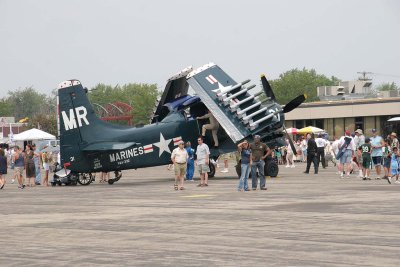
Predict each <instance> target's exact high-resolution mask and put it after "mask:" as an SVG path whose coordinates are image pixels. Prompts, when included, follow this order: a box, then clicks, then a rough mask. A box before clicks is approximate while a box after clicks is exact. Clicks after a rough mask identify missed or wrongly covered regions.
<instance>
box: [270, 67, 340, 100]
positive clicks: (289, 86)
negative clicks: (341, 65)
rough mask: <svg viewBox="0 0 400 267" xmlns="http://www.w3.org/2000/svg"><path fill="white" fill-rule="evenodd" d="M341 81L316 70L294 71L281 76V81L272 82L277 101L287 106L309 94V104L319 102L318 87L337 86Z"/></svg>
mask: <svg viewBox="0 0 400 267" xmlns="http://www.w3.org/2000/svg"><path fill="white" fill-rule="evenodd" d="M339 81H340V80H339V79H338V78H336V77H334V76H332V77H331V78H328V77H326V76H325V75H322V74H317V73H316V71H315V70H314V69H311V70H308V69H306V68H303V69H302V70H299V69H297V68H296V69H292V70H289V71H286V72H284V73H282V74H281V75H279V79H276V80H272V81H271V87H272V89H273V90H274V93H275V96H276V98H277V101H278V102H279V103H280V104H286V103H288V102H289V101H290V100H292V99H293V98H295V97H296V96H298V95H300V94H304V93H306V94H307V100H306V101H307V102H312V101H316V100H318V97H317V87H318V86H330V85H335V84H337V83H338V82H339Z"/></svg>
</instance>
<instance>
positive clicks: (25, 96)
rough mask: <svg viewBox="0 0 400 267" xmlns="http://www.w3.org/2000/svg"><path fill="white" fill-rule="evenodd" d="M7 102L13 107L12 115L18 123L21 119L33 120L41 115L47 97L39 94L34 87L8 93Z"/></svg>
mask: <svg viewBox="0 0 400 267" xmlns="http://www.w3.org/2000/svg"><path fill="white" fill-rule="evenodd" d="M8 95H9V96H8V98H7V102H8V103H9V105H10V106H11V114H12V116H14V117H15V119H16V120H17V121H18V120H20V119H21V118H25V117H28V118H31V117H33V116H35V115H37V114H39V113H40V111H41V109H43V105H44V104H45V103H46V101H45V100H46V97H47V96H46V95H45V94H41V93H38V92H37V91H36V90H35V89H34V88H32V87H26V88H25V89H23V90H16V91H14V92H12V91H9V92H8Z"/></svg>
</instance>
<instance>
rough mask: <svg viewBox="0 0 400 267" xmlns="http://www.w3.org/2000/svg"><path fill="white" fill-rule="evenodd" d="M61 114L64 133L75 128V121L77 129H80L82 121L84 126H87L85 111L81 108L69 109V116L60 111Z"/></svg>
mask: <svg viewBox="0 0 400 267" xmlns="http://www.w3.org/2000/svg"><path fill="white" fill-rule="evenodd" d="M61 114H62V117H63V120H64V128H65V130H66V131H68V130H70V129H75V128H77V124H76V122H77V121H78V125H79V127H82V121H84V122H85V124H86V125H89V121H88V119H87V118H86V116H87V110H86V108H85V107H83V106H81V107H77V108H74V109H72V108H71V109H70V110H69V116H68V115H67V113H66V112H65V111H62V112H61Z"/></svg>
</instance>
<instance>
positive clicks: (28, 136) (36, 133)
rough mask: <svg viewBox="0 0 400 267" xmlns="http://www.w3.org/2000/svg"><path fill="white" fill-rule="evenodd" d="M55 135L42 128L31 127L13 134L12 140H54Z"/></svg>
mask: <svg viewBox="0 0 400 267" xmlns="http://www.w3.org/2000/svg"><path fill="white" fill-rule="evenodd" d="M55 139H56V137H55V136H54V135H52V134H49V133H46V132H44V131H42V130H39V129H36V128H33V129H30V130H27V131H25V132H22V133H19V134H14V136H13V141H32V140H55Z"/></svg>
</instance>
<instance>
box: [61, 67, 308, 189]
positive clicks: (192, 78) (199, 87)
mask: <svg viewBox="0 0 400 267" xmlns="http://www.w3.org/2000/svg"><path fill="white" fill-rule="evenodd" d="M249 82H250V80H246V81H244V82H241V83H237V82H236V81H234V80H233V79H232V78H231V77H230V76H229V75H228V74H226V73H225V72H224V71H223V70H222V69H221V68H220V67H219V66H217V65H216V64H213V63H210V64H207V65H204V66H202V67H200V68H198V69H195V70H193V69H192V68H191V67H189V68H186V69H184V70H182V71H181V72H179V73H178V74H176V75H175V76H173V77H171V78H170V79H169V80H168V83H167V85H166V88H165V90H164V92H163V94H162V96H161V98H160V99H159V101H158V103H157V104H156V106H155V109H154V112H153V115H152V118H151V121H150V124H149V125H145V126H141V127H127V126H121V125H115V124H110V123H108V122H105V121H103V120H101V119H100V118H98V117H97V116H96V114H95V112H94V109H93V107H92V105H91V104H90V102H89V100H88V97H87V95H86V94H87V92H88V90H87V89H86V88H83V86H82V85H81V83H80V82H79V81H78V80H68V81H65V82H63V83H61V84H60V85H59V86H58V105H59V114H58V129H59V136H60V153H61V166H63V167H64V169H63V170H61V171H59V172H58V174H59V175H61V176H62V175H70V176H73V177H75V178H76V179H75V180H77V181H78V182H79V183H80V184H83V185H87V184H90V182H91V181H92V173H95V172H101V171H103V172H114V173H115V177H114V178H112V179H110V180H109V183H110V184H113V183H114V182H116V181H118V180H119V179H120V178H121V175H122V174H121V171H122V170H126V169H137V168H145V167H152V166H160V165H167V164H169V163H170V161H171V160H170V157H171V152H172V150H173V149H174V148H175V147H176V146H177V144H178V143H179V141H181V140H183V141H185V142H186V141H190V142H191V143H192V144H193V147H194V148H195V147H196V145H197V141H196V140H197V137H198V136H199V135H200V134H201V127H202V125H203V124H204V123H206V122H205V121H204V120H197V119H196V118H197V117H199V116H202V115H204V114H206V113H207V110H210V111H211V112H212V114H213V115H214V117H215V118H216V119H217V121H218V122H219V124H220V127H219V130H218V140H219V146H218V147H213V143H212V137H211V134H210V133H209V131H207V134H206V138H205V140H206V143H208V144H209V147H210V153H211V155H210V157H211V158H213V159H216V158H217V157H218V156H219V155H220V154H223V153H229V152H232V151H236V149H237V146H236V144H237V143H239V142H240V141H241V140H243V139H248V140H249V141H251V140H252V137H253V136H254V135H255V134H257V135H260V136H261V139H262V141H263V142H265V143H267V144H269V145H271V146H275V145H279V146H281V145H284V144H285V140H284V134H285V133H284V131H283V129H284V118H285V117H284V113H286V112H289V111H291V110H293V109H294V108H296V107H297V106H298V105H300V104H301V103H302V102H303V101H304V100H305V96H304V95H300V96H298V97H297V98H295V99H293V100H292V101H291V102H289V103H288V104H287V105H285V106H283V107H282V106H281V105H280V104H278V103H277V102H276V101H275V96H274V93H273V91H272V89H271V87H270V85H269V83H268V81H267V79H266V78H265V76H263V75H262V76H261V82H262V87H263V91H264V92H265V95H266V96H267V97H266V98H265V99H263V100H262V101H261V100H260V99H259V95H260V94H261V92H262V91H261V92H259V93H256V94H250V92H249V90H250V89H251V88H253V87H255V85H250V86H247V87H246V84H248V83H249ZM189 85H190V86H191V88H192V89H193V90H194V92H195V93H196V95H194V96H191V95H188V89H189ZM291 145H293V144H292V143H291ZM294 151H295V149H294ZM210 170H211V171H210V173H209V175H210V177H212V176H214V174H215V167H214V165H213V164H212V163H210ZM265 173H266V174H268V175H270V176H276V175H277V174H278V166H277V165H276V163H275V162H274V161H272V160H268V161H267V164H266V165H265Z"/></svg>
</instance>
